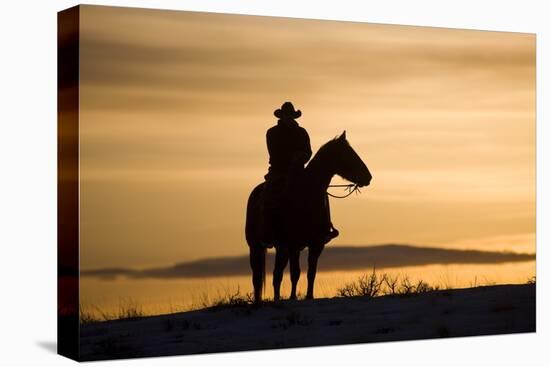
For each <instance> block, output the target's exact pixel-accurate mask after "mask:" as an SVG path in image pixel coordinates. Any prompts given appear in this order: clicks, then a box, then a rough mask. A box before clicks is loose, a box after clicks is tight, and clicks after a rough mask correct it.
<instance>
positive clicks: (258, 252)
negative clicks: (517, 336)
mask: <svg viewBox="0 0 550 367" xmlns="http://www.w3.org/2000/svg"><path fill="white" fill-rule="evenodd" d="M263 188H264V185H263V184H260V185H258V186H256V188H255V189H254V190H252V193H251V194H250V197H249V198H248V204H247V208H246V227H245V236H246V242H247V243H248V247H249V250H250V267H251V268H252V283H253V285H254V300H255V302H260V301H261V300H262V295H263V294H264V291H265V257H266V249H265V248H264V247H263V246H262V245H261V243H260V241H261V238H260V237H261V234H260V232H261V229H260V226H261V220H260V218H261V215H262V212H261V210H262V209H261V208H262V205H261V204H262V203H261V200H262V192H263Z"/></svg>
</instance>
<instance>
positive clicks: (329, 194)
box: [327, 184, 361, 199]
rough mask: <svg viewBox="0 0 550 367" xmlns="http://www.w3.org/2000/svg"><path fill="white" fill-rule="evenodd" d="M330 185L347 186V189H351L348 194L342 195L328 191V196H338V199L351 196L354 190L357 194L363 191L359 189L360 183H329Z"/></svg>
mask: <svg viewBox="0 0 550 367" xmlns="http://www.w3.org/2000/svg"><path fill="white" fill-rule="evenodd" d="M328 187H345V188H346V191H349V192H348V193H347V194H346V195H342V196H338V195H333V194H331V193H330V192H328V191H327V195H328V196H330V197H333V198H336V199H345V198H347V197H348V196H350V195H351V194H353V193H354V192H355V193H356V194H360V193H361V190H359V185H357V184H347V185H328Z"/></svg>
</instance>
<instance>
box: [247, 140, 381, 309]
mask: <svg viewBox="0 0 550 367" xmlns="http://www.w3.org/2000/svg"><path fill="white" fill-rule="evenodd" d="M334 175H338V176H341V177H342V178H344V179H346V180H348V181H350V182H353V183H354V184H356V185H357V186H359V187H362V186H367V185H369V184H370V181H371V179H372V175H371V174H370V172H369V169H368V167H367V166H366V165H365V163H363V161H362V160H361V158H360V157H359V155H357V153H356V152H355V151H354V150H353V148H352V147H351V145H350V144H349V142H348V141H347V139H346V132H345V131H344V132H343V133H342V135H340V136H339V137H337V138H335V139H333V140H331V141H329V142H327V143H326V144H325V145H323V146H322V147H321V148H320V149H319V151H318V152H317V153H316V154H315V156H314V157H313V158H312V159H311V161H310V162H309V164H308V165H307V167H306V168H305V169H304V171H303V173H302V175H300V177H298V178H296V179H295V180H294V181H295V182H294V184H293V185H292V190H291V192H290V194H289V197H288V199H287V200H286V202H285V203H284V205H282V211H283V218H282V219H283V225H282V227H281V229H280V231H281V232H282V233H278V235H277V237H276V238H278V240H277V241H276V242H275V243H273V245H274V247H275V251H276V253H275V268H274V270H273V290H274V299H275V300H279V299H280V288H281V282H282V279H283V272H284V269H285V268H286V265H287V264H288V262H289V261H290V279H291V282H292V290H291V293H290V298H291V299H296V286H297V284H298V280H299V278H300V261H299V259H300V252H301V251H302V250H303V249H305V248H306V247H308V271H307V280H308V284H307V294H306V297H307V298H308V299H312V298H313V288H314V283H315V275H316V273H317V261H318V259H319V256H320V255H321V253H322V252H323V249H324V246H325V245H326V243H327V239H326V218H323V216H324V215H326V210H325V209H324V208H325V200H327V197H326V192H327V189H328V186H329V184H330V181H331V179H332V177H333V176H334ZM264 186H265V183H261V184H259V185H258V186H256V187H255V188H254V190H252V192H251V194H250V197H249V198H248V204H247V210H246V228H245V234H246V241H247V243H248V247H249V250H250V267H251V268H252V283H253V285H254V300H255V301H256V302H260V301H261V299H262V292H263V288H264V286H265V257H266V248H265V247H264V245H262V242H264V238H263V233H262V232H263V228H264V226H262V222H261V221H262V220H263V218H262V214H263V211H262V205H263V204H262V201H263V191H264Z"/></svg>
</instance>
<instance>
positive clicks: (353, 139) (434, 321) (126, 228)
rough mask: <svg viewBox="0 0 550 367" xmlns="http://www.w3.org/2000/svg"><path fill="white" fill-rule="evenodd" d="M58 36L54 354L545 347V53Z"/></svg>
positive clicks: (308, 41)
mask: <svg viewBox="0 0 550 367" xmlns="http://www.w3.org/2000/svg"><path fill="white" fill-rule="evenodd" d="M58 19H59V22H58V25H59V29H58V34H59V38H58V56H59V57H58V60H59V62H58V80H59V92H58V109H59V118H58V120H59V126H58V132H59V144H58V172H59V176H58V177H59V181H58V188H59V191H58V204H59V205H58V208H59V210H58V223H59V227H58V232H59V247H58V271H59V277H58V281H59V284H58V289H59V291H58V299H59V305H58V330H59V342H58V345H59V352H60V353H61V354H63V355H65V356H68V357H70V358H73V359H76V360H80V361H91V360H103V359H116V358H133V357H154V356H168V355H186V354H197V353H213V352H231V351H250V350H261V349H274V348H291V347H309V346H326V345H338V344H350V343H369V342H382V341H400V340H415V339H431V338H448V337H462V336H474V335H493V334H509V333H525V332H534V331H535V289H536V266H535V264H536V263H535V256H536V255H535V254H536V241H535V240H536V238H535V233H536V228H535V204H536V197H535V195H536V192H535V174H536V172H535V168H536V166H535V158H536V150H535V119H536V112H535V98H536V88H535V54H536V52H535V44H536V36H535V35H534V34H526V33H510V32H496V31H481V30H463V29H445V28H432V27H417V26H400V25H384V24H370V23H358V22H340V21H329V20H311V19H292V18H280V17H265V16H248V15H231V14H214V13H201V12H187V11H168V10H152V9H134V8H123V7H102V6H88V5H86V6H77V7H74V8H71V9H67V10H65V11H62V12H60V13H59V18H58ZM396 348H399V346H398V345H396Z"/></svg>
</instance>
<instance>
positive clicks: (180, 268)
mask: <svg viewBox="0 0 550 367" xmlns="http://www.w3.org/2000/svg"><path fill="white" fill-rule="evenodd" d="M532 260H535V254H526V253H521V254H520V253H512V252H489V251H477V250H450V249H443V248H436V247H416V246H409V245H393V244H392V245H379V246H369V247H350V246H347V247H346V246H339V247H328V248H326V249H325V251H324V252H323V254H322V260H321V261H322V262H321V264H322V265H321V270H323V271H338V270H347V271H350V270H362V269H367V268H371V267H374V266H376V267H378V268H389V267H405V266H422V265H431V264H500V263H506V262H522V261H532ZM300 261H301V266H302V267H303V268H305V267H306V266H307V263H306V262H307V256H301V258H300ZM273 263H274V256H273V253H268V256H267V269H272V268H273ZM249 273H250V266H249V263H248V256H246V255H243V256H234V257H221V258H210V259H201V260H196V261H191V262H185V263H179V264H176V265H173V266H167V267H158V268H146V269H139V270H138V269H131V268H124V267H116V268H102V269H90V270H82V271H81V272H80V275H81V276H83V277H96V278H102V279H114V278H116V277H119V276H125V277H128V278H157V279H169V278H205V277H225V276H237V275H248V274H249Z"/></svg>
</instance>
